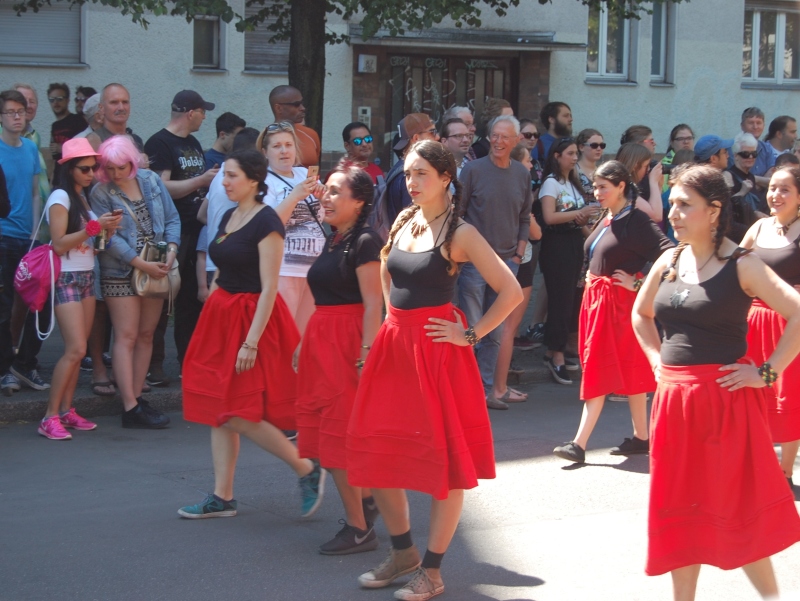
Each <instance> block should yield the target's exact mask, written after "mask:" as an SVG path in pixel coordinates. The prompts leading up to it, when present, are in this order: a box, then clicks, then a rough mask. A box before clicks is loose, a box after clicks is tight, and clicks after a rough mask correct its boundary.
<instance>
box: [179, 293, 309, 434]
mask: <svg viewBox="0 0 800 601" xmlns="http://www.w3.org/2000/svg"><path fill="white" fill-rule="evenodd" d="M258 297H259V295H258V294H230V293H229V292H226V291H225V290H222V289H221V288H219V289H217V290H216V292H214V294H212V295H211V296H209V297H208V300H207V301H206V304H205V306H204V307H203V312H202V313H201V314H200V319H199V320H198V322H197V327H196V328H195V330H194V334H193V335H192V340H191V342H189V348H188V349H187V351H186V357H185V358H184V360H183V379H182V380H183V417H184V419H186V420H187V421H190V422H197V423H200V424H206V425H209V426H214V427H219V426H221V425H222V424H224V423H225V422H227V421H228V420H229V419H230V418H232V417H241V418H243V419H246V420H247V421H251V422H259V421H261V420H265V421H268V422H269V423H271V424H272V425H274V426H276V427H278V428H281V429H282V430H293V429H294V428H295V417H294V404H295V400H296V398H297V375H296V374H295V373H294V370H293V369H292V355H293V354H294V351H295V349H296V348H297V345H298V343H299V342H300V334H299V333H298V331H297V326H295V325H294V320H293V319H292V315H291V314H290V313H289V310H288V309H287V308H286V303H284V302H283V299H282V298H281V295H280V294H279V295H277V297H276V298H275V305H274V306H273V308H272V315H270V318H269V321H268V322H267V327H266V328H264V333H263V334H262V335H261V339H260V340H259V341H258V354H257V355H256V363H255V366H254V367H253V369H250V370H248V371H246V372H243V373H241V374H237V373H236V357H237V355H238V354H239V349H240V348H241V346H242V342H244V340H245V338H246V337H247V333H248V331H249V330H250V325H251V324H252V323H253V317H254V315H255V312H256V303H257V302H258Z"/></svg>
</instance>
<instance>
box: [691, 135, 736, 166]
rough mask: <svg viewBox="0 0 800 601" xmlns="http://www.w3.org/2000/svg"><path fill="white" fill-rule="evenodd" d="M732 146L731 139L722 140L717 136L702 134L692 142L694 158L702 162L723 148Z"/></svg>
mask: <svg viewBox="0 0 800 601" xmlns="http://www.w3.org/2000/svg"><path fill="white" fill-rule="evenodd" d="M731 146H733V139H730V140H723V139H722V138H720V137H719V136H703V137H702V138H700V139H699V140H698V141H697V142H695V143H694V160H695V161H698V162H700V163H703V162H705V161H707V160H709V159H710V158H711V157H712V156H714V155H715V154H717V153H718V152H719V151H720V150H722V149H723V148H730V147H731Z"/></svg>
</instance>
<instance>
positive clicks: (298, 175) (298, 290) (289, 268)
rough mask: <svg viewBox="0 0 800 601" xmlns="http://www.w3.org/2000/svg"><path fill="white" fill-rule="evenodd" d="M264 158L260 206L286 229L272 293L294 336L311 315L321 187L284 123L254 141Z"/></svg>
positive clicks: (321, 241)
mask: <svg viewBox="0 0 800 601" xmlns="http://www.w3.org/2000/svg"><path fill="white" fill-rule="evenodd" d="M256 147H257V148H258V149H260V150H261V152H262V153H263V154H264V156H266V157H267V164H268V169H267V179H266V184H267V193H266V195H265V196H264V203H266V204H267V205H268V206H270V207H272V208H273V209H275V212H276V213H277V214H278V217H280V218H281V221H282V222H283V224H284V226H285V227H286V238H285V239H284V251H283V263H281V270H280V275H279V277H278V292H279V293H280V295H281V297H283V300H284V301H285V302H286V306H287V307H289V312H290V313H291V314H292V317H293V318H294V321H295V323H296V324H297V329H298V330H300V335H301V336H302V335H303V332H305V329H306V325H307V324H308V320H309V319H310V318H311V314H312V313H313V312H314V296H313V295H312V294H311V289H310V288H309V287H308V282H307V281H306V275H308V270H309V269H310V268H311V265H313V263H314V261H316V259H317V257H319V255H320V254H321V253H322V248H323V246H325V238H326V236H327V233H326V231H325V230H324V229H323V227H322V217H321V215H322V211H321V207H320V204H319V199H320V198H321V197H322V194H323V192H324V191H325V187H324V186H322V185H321V184H320V183H319V181H317V178H316V176H314V177H308V169H307V168H306V167H303V166H302V165H300V164H299V161H298V157H297V147H298V143H297V135H296V134H295V131H294V127H293V125H292V124H291V123H289V122H288V121H281V122H280V123H273V124H271V125H268V126H267V127H266V128H265V129H264V131H263V132H261V135H260V136H259V137H258V140H257V141H256Z"/></svg>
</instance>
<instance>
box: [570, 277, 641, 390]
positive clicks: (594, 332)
mask: <svg viewBox="0 0 800 601" xmlns="http://www.w3.org/2000/svg"><path fill="white" fill-rule="evenodd" d="M612 282H613V280H612V279H611V278H608V277H597V276H593V275H591V274H590V275H589V283H588V284H587V285H586V287H585V289H584V292H583V302H582V303H581V314H580V319H579V323H578V340H579V351H580V356H581V369H582V370H583V375H582V377H581V399H583V400H589V399H594V398H596V397H599V396H605V395H607V394H612V393H614V394H623V395H632V394H641V393H644V392H652V391H653V390H655V389H656V381H655V378H654V377H653V370H652V369H651V368H650V363H649V362H648V361H647V357H646V356H645V354H644V352H643V351H642V347H641V346H639V341H638V340H637V339H636V335H635V334H634V333H633V326H632V325H631V312H632V311H633V303H634V301H635V300H636V293H635V292H632V291H631V290H626V289H625V288H623V287H622V286H615V285H614V284H613V283H612Z"/></svg>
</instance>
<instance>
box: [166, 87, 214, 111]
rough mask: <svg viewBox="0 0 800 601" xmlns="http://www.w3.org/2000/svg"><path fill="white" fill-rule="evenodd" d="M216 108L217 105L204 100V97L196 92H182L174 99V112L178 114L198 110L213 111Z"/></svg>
mask: <svg viewBox="0 0 800 601" xmlns="http://www.w3.org/2000/svg"><path fill="white" fill-rule="evenodd" d="M215 106H217V105H216V104H214V103H213V102H206V101H205V100H203V97H202V96H200V94H198V93H197V92H195V91H194V90H181V91H180V92H178V93H177V94H175V98H173V99H172V110H173V111H175V112H176V113H188V112H189V111H196V110H197V109H204V110H207V111H213V110H214V107H215Z"/></svg>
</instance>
